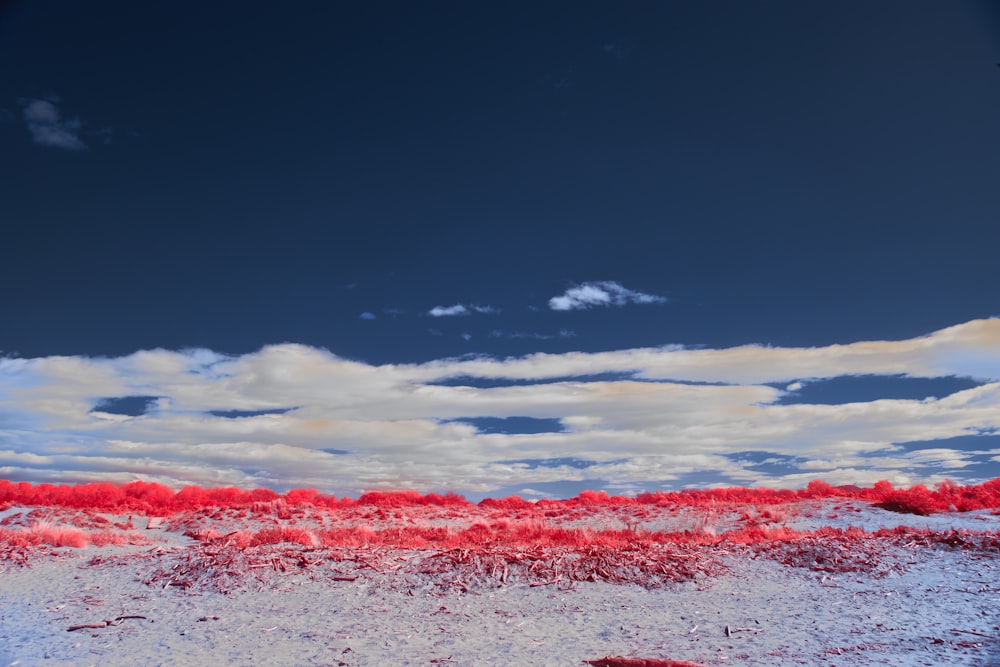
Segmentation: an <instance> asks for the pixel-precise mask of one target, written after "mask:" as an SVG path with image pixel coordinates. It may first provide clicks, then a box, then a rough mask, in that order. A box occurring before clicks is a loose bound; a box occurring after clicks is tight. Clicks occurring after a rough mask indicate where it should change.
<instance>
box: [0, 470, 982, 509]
mask: <svg viewBox="0 0 1000 667" xmlns="http://www.w3.org/2000/svg"><path fill="white" fill-rule="evenodd" d="M823 498H844V499H845V500H856V501H863V502H868V503H873V504H875V505H877V506H879V507H882V508H883V509H887V510H890V511H894V512H905V513H911V514H920V515H928V514H932V513H935V512H947V511H959V512H966V511H970V510H977V509H996V508H1000V478H997V479H994V480H991V481H988V482H984V483H983V484H979V485H975V486H962V485H959V484H955V483H953V482H948V481H946V482H942V483H940V484H938V485H937V486H936V487H935V488H934V489H928V488H926V487H924V486H919V485H918V486H913V487H910V488H907V489H896V488H894V487H893V486H892V484H890V483H889V482H886V481H881V482H876V484H875V485H874V486H873V487H871V488H861V487H856V486H839V487H835V486H831V485H830V484H827V483H826V482H823V481H819V480H815V481H812V482H810V483H809V485H808V486H807V487H806V488H804V489H800V490H798V491H793V490H788V489H769V488H752V489H751V488H747V487H730V488H720V489H705V490H693V489H686V490H683V491H671V492H665V491H656V492H652V493H640V494H639V495H638V496H636V497H635V498H628V497H623V496H609V495H608V494H607V493H605V492H603V491H583V492H581V493H580V495H578V496H577V497H575V498H570V499H566V500H548V499H546V500H539V501H537V502H529V501H527V500H524V499H523V498H520V497H519V496H509V497H507V498H487V499H486V500H483V501H482V502H481V503H479V505H480V507H483V508H489V509H498V510H528V509H542V510H546V509H552V510H564V509H567V508H581V509H583V508H596V507H618V506H635V507H638V506H659V507H706V506H709V507H714V506H718V505H736V504H740V505H753V506H764V505H766V506H776V505H782V504H786V503H791V502H796V501H800V500H807V499H823ZM276 503H279V504H280V503H283V504H284V505H286V506H291V507H309V506H312V507H319V508H327V509H335V508H345V507H356V506H362V507H370V508H373V509H376V510H385V509H398V508H403V507H428V506H433V507H448V508H462V507H468V506H470V503H469V502H468V501H467V500H466V499H465V498H463V497H462V496H459V495H457V494H454V493H448V494H445V495H439V494H434V493H431V494H427V495H421V494H419V493H417V492H416V491H406V490H403V491H370V492H368V493H365V494H363V495H361V497H359V498H358V499H357V500H353V499H351V498H339V499H338V498H336V497H334V496H327V495H323V494H321V493H319V492H318V491H316V490H315V489H293V490H291V491H289V492H288V493H286V494H284V495H279V494H278V493H276V492H274V491H271V490H269V489H253V490H250V491H247V490H243V489H237V488H232V487H229V488H215V489H205V488H202V487H198V486H187V487H184V488H183V489H181V490H180V491H177V492H174V491H173V490H171V489H170V488H169V487H166V486H164V485H162V484H156V483H152V482H130V483H128V484H125V485H123V486H116V485H114V484H111V483H108V482H95V483H90V484H76V485H53V484H37V485H32V484H30V483H28V482H16V483H14V482H9V481H6V480H0V507H5V506H10V505H27V506H36V507H63V508H74V509H85V510H90V511H96V512H117V513H125V512H136V513H143V514H147V515H153V516H164V515H169V514H174V513H177V512H182V511H185V510H203V509H206V508H218V509H221V508H243V509H247V510H251V511H254V512H258V511H264V508H268V507H274V506H275V504H276Z"/></svg>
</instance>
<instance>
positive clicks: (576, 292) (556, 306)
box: [549, 280, 667, 310]
mask: <svg viewBox="0 0 1000 667" xmlns="http://www.w3.org/2000/svg"><path fill="white" fill-rule="evenodd" d="M666 301H667V299H666V298H665V297H662V296H656V295H655V294H644V293H642V292H637V291H635V290H630V289H627V288H625V287H623V286H622V285H621V283H618V282H615V281H613V280H602V281H598V282H587V283H582V284H580V285H577V286H575V287H571V288H569V289H568V290H566V292H565V293H564V294H561V295H559V296H554V297H552V298H551V299H549V308H551V309H552V310H581V309H584V308H592V307H594V306H624V305H626V304H629V303H665V302H666Z"/></svg>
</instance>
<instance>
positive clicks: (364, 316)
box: [358, 310, 375, 320]
mask: <svg viewBox="0 0 1000 667" xmlns="http://www.w3.org/2000/svg"><path fill="white" fill-rule="evenodd" d="M358 317H359V318H361V319H362V320H374V319H375V313H372V312H369V311H367V310H366V311H365V312H363V313H361V314H360V315H358Z"/></svg>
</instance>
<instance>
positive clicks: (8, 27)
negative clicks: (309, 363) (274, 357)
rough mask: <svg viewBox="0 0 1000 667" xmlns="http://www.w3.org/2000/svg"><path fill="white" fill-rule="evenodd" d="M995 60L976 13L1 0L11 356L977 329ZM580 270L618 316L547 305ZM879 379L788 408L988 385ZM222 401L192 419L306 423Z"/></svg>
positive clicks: (988, 307) (691, 340) (995, 234)
mask: <svg viewBox="0 0 1000 667" xmlns="http://www.w3.org/2000/svg"><path fill="white" fill-rule="evenodd" d="M998 61H1000V11H998V10H997V7H996V4H995V3H990V2H972V1H968V2H939V1H923V0H897V1H878V2H873V1H870V0H863V1H861V0H859V1H847V2H837V3H831V2H812V1H802V0H794V1H791V0H789V1H775V2H747V1H745V0H739V1H732V2H683V3H682V2H495V3H485V2H474V3H461V2H356V3H346V2H320V3H304V2H303V3H291V4H287V5H279V4H275V3H258V2H247V1H245V0H242V1H240V2H223V1H218V2H206V3H146V2H134V1H131V0H130V1H126V0H104V1H98V2H90V3H84V2H69V1H65V0H64V1H59V0H30V1H29V0H12V1H8V2H0V222H2V232H3V235H2V239H3V240H2V246H0V247H2V248H3V261H2V262H0V304H2V308H0V353H2V354H4V355H7V356H8V357H10V358H47V357H52V356H53V355H72V356H74V357H77V358H81V359H84V358H87V359H89V358H93V357H99V356H109V357H119V356H122V355H130V354H132V353H134V352H137V351H139V350H150V349H154V348H164V349H166V350H172V351H180V350H185V349H190V348H203V349H208V350H214V351H215V352H218V353H222V354H230V355H243V354H247V353H254V352H256V351H258V350H260V349H261V348H262V346H265V345H271V344H281V343H286V342H287V343H296V344H301V345H305V346H310V347H314V348H322V349H325V350H329V351H330V352H332V353H333V354H334V355H337V356H338V357H341V358H347V359H353V360H358V361H362V362H365V363H367V364H373V365H377V364H385V363H423V362H431V361H434V360H439V359H444V358H449V357H458V356H462V355H471V354H478V355H490V356H492V357H506V356H521V355H526V354H531V353H539V352H544V353H552V354H560V353H565V352H568V351H574V350H575V351H584V352H605V351H615V350H625V349H630V348H637V347H649V346H661V345H668V344H679V345H684V346H687V347H690V348H699V347H704V348H707V349H719V348H728V347H731V346H737V345H746V344H762V345H765V346H767V345H770V346H776V347H782V348H800V347H811V346H829V345H838V344H848V343H852V342H856V341H866V340H903V339H910V338H913V337H917V336H921V335H926V334H929V333H931V332H933V331H937V330H941V329H944V328H946V327H952V326H955V325H959V324H961V323H964V322H969V321H971V320H976V319H982V318H988V317H993V316H996V315H1000V290H998V285H1000V269H998V268H997V266H998V263H997V260H996V254H997V247H1000V222H998V220H1000V185H998V184H1000V159H998V156H1000V69H998V67H997V63H998ZM578 288H584V289H591V290H598V291H600V290H604V291H605V294H606V295H611V299H612V301H614V295H615V292H614V290H616V289H620V290H621V291H620V292H618V293H617V294H619V296H621V299H620V303H618V304H614V303H612V305H610V306H606V307H605V306H602V305H599V304H598V305H593V304H592V305H593V307H587V308H579V309H576V308H570V309H564V310H557V309H553V308H552V307H551V301H550V300H552V299H554V298H559V297H560V296H561V295H564V294H566V293H567V290H573V289H578ZM608 290H611V291H610V292H609V291H608ZM570 294H572V292H570ZM458 304H461V305H463V306H464V307H465V309H466V311H467V313H468V314H466V315H461V316H443V317H435V316H434V315H432V314H431V312H432V309H434V308H443V309H447V308H450V307H453V306H456V305H458ZM477 308H478V311H477ZM438 312H440V311H438ZM605 370H606V371H608V372H611V371H615V372H623V373H627V371H629V370H630V369H629V368H628V367H621V368H620V367H617V366H615V367H613V368H612V367H609V368H608V369H605ZM835 371H836V369H832V370H829V369H828V375H829V376H830V377H833V376H834V375H835ZM553 372H555V371H553ZM825 372H827V371H825ZM859 372H860V371H859ZM878 372H879V373H883V374H884V375H885V377H886V378H888V380H886V381H885V382H884V383H883V384H879V385H878V387H879V389H877V390H875V391H874V393H873V391H872V390H871V389H870V387H871V386H872V385H865V386H866V387H868V389H864V388H860V387H861V385H857V384H852V382H854V380H852V379H851V378H847V379H846V380H841V381H840V384H837V385H831V387H828V388H827V390H823V389H816V390H810V391H813V393H809V392H806V391H804V392H803V393H801V394H790V395H788V396H785V397H784V398H783V399H781V400H782V401H783V403H784V404H791V403H796V402H798V403H802V402H808V401H809V400H812V399H810V397H813V396H824V397H825V398H824V399H823V400H822V401H817V402H822V403H830V404H842V403H846V402H849V401H851V400H858V401H870V400H873V398H879V397H883V398H893V397H898V398H904V397H905V398H911V394H914V395H915V394H918V393H921V392H924V391H925V388H927V387H931V386H932V385H933V386H940V387H944V388H942V389H941V390H940V391H937V394H940V395H942V396H943V395H945V394H948V393H952V392H954V391H958V390H960V389H961V388H963V387H965V385H964V384H963V382H969V383H971V386H974V385H976V383H977V382H978V381H982V380H984V379H989V378H991V377H992V376H990V375H989V374H986V376H984V377H982V378H979V379H978V380H976V381H972V380H961V381H954V380H949V381H947V382H945V381H944V380H942V381H941V382H942V383H943V384H940V385H934V382H936V380H935V379H934V378H933V377H930V376H929V375H928V374H925V375H928V377H927V379H925V380H924V382H925V383H926V386H925V385H920V386H919V387H910V388H909V389H906V390H903V389H899V388H896V389H891V390H890V389H888V387H889V385H891V384H893V382H894V380H893V379H892V378H896V380H898V379H899V377H900V375H901V374H903V373H905V372H906V369H893V370H883V371H878ZM776 377H777V379H772V378H765V379H764V380H762V381H767V382H772V381H773V382H777V383H778V384H780V383H781V382H785V381H788V380H795V379H800V378H798V376H795V375H789V376H787V377H786V376H785V375H781V374H777V376H776ZM803 379H804V378H803ZM438 380H440V378H438ZM512 381H513V380H512ZM949 382H950V384H949ZM956 382H957V384H956ZM480 386H485V384H480ZM774 386H778V385H774ZM852 387H853V388H854V390H858V391H860V393H859V394H858V395H857V396H858V397H857V399H852V396H853V394H852V393H851V391H852ZM157 391H158V390H157V389H156V388H149V387H146V388H142V387H139V388H136V389H135V395H137V396H143V397H148V396H152V397H155V396H158V395H159V394H158V393H157ZM927 391H929V392H931V393H933V391H934V390H933V389H928V390H927ZM824 392H825V393H824ZM831 392H832V393H833V394H836V396H832V397H831V396H827V394H831ZM796 397H797V398H796ZM116 398H120V396H117V395H115V394H114V392H112V394H111V395H103V396H92V397H91V399H92V404H93V405H94V406H95V409H96V406H99V405H110V404H108V403H106V402H105V403H101V401H106V400H110V399H116ZM144 400H145V399H142V400H140V401H139V403H140V404H141V403H143V401H144ZM237 403H238V402H237ZM237 403H227V404H225V405H222V404H219V405H214V404H213V405H211V406H209V405H207V404H206V405H205V406H204V407H205V410H206V411H207V412H206V414H208V413H211V414H215V412H218V411H220V410H250V411H251V412H249V413H247V414H254V413H253V412H252V410H253V409H255V408H254V406H256V408H259V409H261V410H263V409H265V408H267V409H282V410H284V409H291V408H295V407H298V406H294V405H285V404H281V403H280V402H278V403H276V404H274V405H272V404H270V403H268V404H266V405H265V404H263V403H261V404H259V405H258V404H254V406H251V407H247V406H246V405H244V404H243V403H238V404H237ZM164 409H166V408H164ZM212 410H214V411H215V412H211V411H212ZM435 414H436V413H435ZM216 416H218V415H216ZM258 416H265V415H264V413H260V414H259V415H258ZM468 416H469V417H470V418H472V417H476V418H478V417H484V418H491V419H506V418H508V417H521V416H529V415H527V414H514V415H510V414H500V413H499V412H494V413H489V414H476V415H468ZM536 416H537V418H538V419H544V420H548V421H544V422H539V423H541V424H543V425H544V424H550V423H551V422H552V420H558V419H563V418H564V417H565V416H566V415H564V414H562V413H559V414H556V413H551V414H549V413H546V414H542V415H536ZM220 418H221V417H220ZM439 418H440V419H441V420H444V421H442V423H445V422H447V419H451V418H452V417H445V416H439ZM470 423H471V422H470ZM498 423H499V424H501V425H502V424H504V423H507V422H498ZM483 424H485V422H483V423H481V424H480V426H482V425H483ZM0 426H2V422H0ZM522 427H523V425H522ZM498 428H500V427H498V426H497V424H492V425H491V426H489V428H487V427H485V426H482V428H481V430H480V432H481V433H489V432H491V429H492V431H496V430H497V429H498ZM983 428H985V427H983ZM501 430H502V429H501ZM532 430H533V429H532V428H530V427H523V430H522V431H521V432H530V431H532ZM534 430H538V429H534ZM192 437H193V436H192ZM0 444H2V443H0ZM331 446H332V447H333V448H334V449H337V450H338V451H340V450H341V449H343V450H344V451H348V450H350V447H346V446H345V447H340V446H338V445H336V444H333V445H331ZM11 448H12V451H20V450H19V449H18V447H17V446H14V445H11ZM0 449H3V448H2V447H0ZM22 449H29V448H28V447H27V445H24V446H22ZM754 451H757V450H754ZM576 455H577V452H575V451H572V452H566V451H552V452H551V453H550V455H548V456H545V457H542V456H540V455H539V456H536V459H537V460H539V461H542V460H545V461H549V460H552V461H560V460H570V459H569V457H573V456H576ZM609 456H610V455H609ZM982 456H986V455H985V454H984V455H982ZM528 458H530V457H528ZM521 459H526V457H520V458H517V459H512V460H518V461H520V460H521ZM536 459H531V460H536ZM606 460H611V459H610V458H608V457H606ZM983 460H984V461H985V460H986V459H983ZM539 465H542V466H543V467H544V466H545V465H548V464H539ZM574 465H576V464H574ZM536 467H537V466H536ZM570 467H573V466H570ZM576 467H579V465H576Z"/></svg>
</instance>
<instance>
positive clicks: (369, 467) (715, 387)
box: [0, 319, 1000, 493]
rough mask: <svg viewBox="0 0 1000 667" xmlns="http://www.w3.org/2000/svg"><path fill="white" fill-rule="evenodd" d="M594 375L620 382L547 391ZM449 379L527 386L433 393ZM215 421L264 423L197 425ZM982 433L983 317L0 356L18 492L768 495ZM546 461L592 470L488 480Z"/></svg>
mask: <svg viewBox="0 0 1000 667" xmlns="http://www.w3.org/2000/svg"><path fill="white" fill-rule="evenodd" d="M970 372H974V374H975V376H976V377H979V378H981V379H983V380H984V382H985V383H984V384H982V385H980V386H977V387H974V388H971V389H967V390H963V391H959V392H956V393H954V394H951V395H949V396H945V397H943V398H940V399H925V400H876V401H868V402H855V403H846V404H842V405H811V404H795V405H784V404H781V403H780V402H779V401H780V398H781V397H782V396H783V395H784V392H783V391H782V390H781V389H777V388H775V387H772V386H769V385H767V384H765V383H771V382H779V381H782V380H784V381H790V380H791V379H792V378H806V377H811V378H828V377H837V376H840V375H842V374H844V373H864V374H871V373H875V374H892V375H895V374H899V373H903V374H907V375H910V376H912V377H939V376H949V375H969V374H970ZM599 373H610V374H612V375H617V376H628V375H631V376H632V377H633V378H637V379H629V380H610V381H567V380H565V378H567V377H573V376H591V377H592V376H593V375H595V374H599ZM467 376H470V377H473V378H476V377H479V378H494V379H496V378H509V379H511V380H538V381H539V382H538V383H536V384H524V383H523V382H522V383H516V384H512V385H510V386H493V385H495V384H496V383H495V382H491V383H490V385H491V386H490V387H489V388H479V387H475V386H446V385H441V384H437V383H438V382H439V381H440V380H442V379H445V378H451V377H467ZM638 378H646V379H656V380H659V381H656V382H649V381H638ZM671 378H672V379H674V380H684V382H673V381H668V380H669V379H671ZM690 381H694V382H695V384H692V383H690ZM702 381H711V382H721V383H723V384H698V382H702ZM473 384H474V383H473ZM124 396H156V397H158V400H157V402H156V409H153V410H150V411H148V412H147V413H146V414H143V415H141V416H137V417H124V416H122V415H113V416H112V415H111V413H109V412H107V411H104V412H98V413H95V412H93V409H94V408H95V407H96V406H97V405H98V404H99V402H100V400H101V399H103V398H108V397H124ZM227 410H238V411H269V410H270V411H274V410H281V411H282V412H280V413H261V414H256V415H253V416H246V417H240V418H232V417H223V416H215V415H212V414H211V413H210V412H209V411H227ZM469 417H536V418H555V419H559V420H560V422H561V424H562V427H563V430H562V431H561V432H546V433H533V434H502V433H480V432H478V431H477V430H476V429H475V428H474V427H472V426H470V425H468V424H463V423H458V422H453V421H449V420H455V419H460V418H469ZM998 428H1000V320H998V319H991V320H979V321H974V322H969V323H966V324H962V325H958V326H956V327H951V328H949V329H944V330H942V331H938V332H935V333H933V334H931V335H929V336H926V337H921V338H915V339H910V340H904V341H878V342H862V343H852V344H850V345H833V346H828V347H824V348H762V347H759V346H745V347H740V348H731V349H725V350H686V349H684V348H679V347H665V348H656V349H642V350H621V351H617V352H606V353H595V354H582V353H567V354H557V355H532V356H528V357H519V358H512V359H459V360H448V359H446V360H439V361H434V362H429V363H423V364H396V365H384V366H373V365H370V364H365V363H360V362H356V361H348V360H345V359H342V358H339V357H337V356H335V355H333V354H331V353H330V352H328V351H325V350H321V349H316V348H312V347H308V346H304V345H293V344H284V345H275V346H269V347H265V348H264V349H262V350H260V351H258V352H256V353H253V354H245V355H241V356H234V357H230V356H224V355H219V354H216V353H213V352H211V351H208V350H187V351H181V352H174V351H167V350H149V351H142V352H137V353H135V354H132V355H129V356H126V357H118V358H111V359H104V358H93V359H92V358H85V357H68V356H63V357H44V358H38V359H0V443H2V444H0V477H4V476H6V477H12V476H13V477H15V478H18V479H25V478H26V479H35V480H42V479H46V480H58V479H64V480H91V479H100V478H105V479H115V480H119V481H121V480H126V479H128V478H129V475H142V476H145V478H148V479H151V480H155V481H162V482H164V483H170V484H175V485H183V484H187V483H199V484H213V485H215V484H236V485H241V486H248V487H252V486H274V487H278V488H281V487H287V486H313V487H316V488H318V489H322V490H326V491H328V492H334V493H356V492H360V491H362V490H365V489H370V488H382V487H390V486H396V487H398V486H404V485H405V486H411V487H414V488H417V489H420V490H431V489H452V490H459V491H482V492H489V491H490V490H493V489H498V488H502V487H508V486H513V485H518V486H531V485H534V484H540V483H545V482H555V481H565V480H568V479H577V480H584V479H604V480H607V481H608V482H609V483H612V484H616V485H625V486H628V485H636V484H642V483H647V482H649V481H651V480H661V481H662V480H672V479H678V477H679V476H680V475H684V474H687V473H716V474H720V475H727V476H729V477H730V478H732V479H735V480H741V481H742V482H743V483H747V484H762V483H767V484H770V485H783V484H791V485H802V484H805V483H806V482H808V481H809V480H810V479H813V478H817V477H820V478H823V479H825V480H827V481H830V482H831V483H870V482H872V481H875V480H876V479H883V478H885V479H890V481H893V483H901V480H909V481H914V482H916V481H920V482H926V481H927V480H928V479H931V478H934V477H935V476H936V475H938V474H939V473H942V472H943V473H947V474H955V473H956V472H958V473H962V474H974V472H973V471H974V470H975V468H976V464H975V462H974V460H973V458H971V453H969V452H962V451H958V450H952V449H950V448H948V446H947V444H944V443H943V444H942V445H941V446H940V447H937V448H934V449H930V448H928V449H924V450H918V451H916V452H910V453H907V452H905V451H903V450H902V449H901V448H899V447H896V446H894V444H893V443H899V442H907V441H915V440H920V441H932V440H938V439H940V440H944V439H947V438H952V437H955V436H959V435H968V434H969V433H976V432H986V433H989V432H992V431H993V430H995V429H998ZM327 449H336V450H344V451H348V452H350V453H349V454H347V455H334V454H330V453H328V452H327V451H325V450H327ZM762 450H763V451H768V452H772V453H773V454H774V455H776V456H779V457H780V456H786V457H796V458H797V459H804V460H805V461H806V462H805V463H804V464H802V465H800V466H798V469H795V468H793V469H791V470H790V471H789V474H786V475H779V476H775V475H772V474H767V473H762V472H758V471H756V470H753V469H752V466H749V465H748V464H747V463H745V462H739V461H736V460H731V458H730V456H731V455H734V454H739V453H740V452H745V451H762ZM563 456H574V457H580V458H587V459H590V460H593V461H595V462H596V463H595V465H594V466H591V467H589V468H587V469H585V470H575V469H573V470H568V469H566V468H558V469H556V468H546V467H544V466H539V467H538V468H535V469H524V466H511V465H507V464H503V463H500V462H503V461H511V460H522V459H545V458H558V457H563ZM736 458H738V457H736ZM443 461H447V462H448V464H447V465H442V462H443ZM915 470H916V471H919V470H927V472H926V473H920V472H914V471H915Z"/></svg>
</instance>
